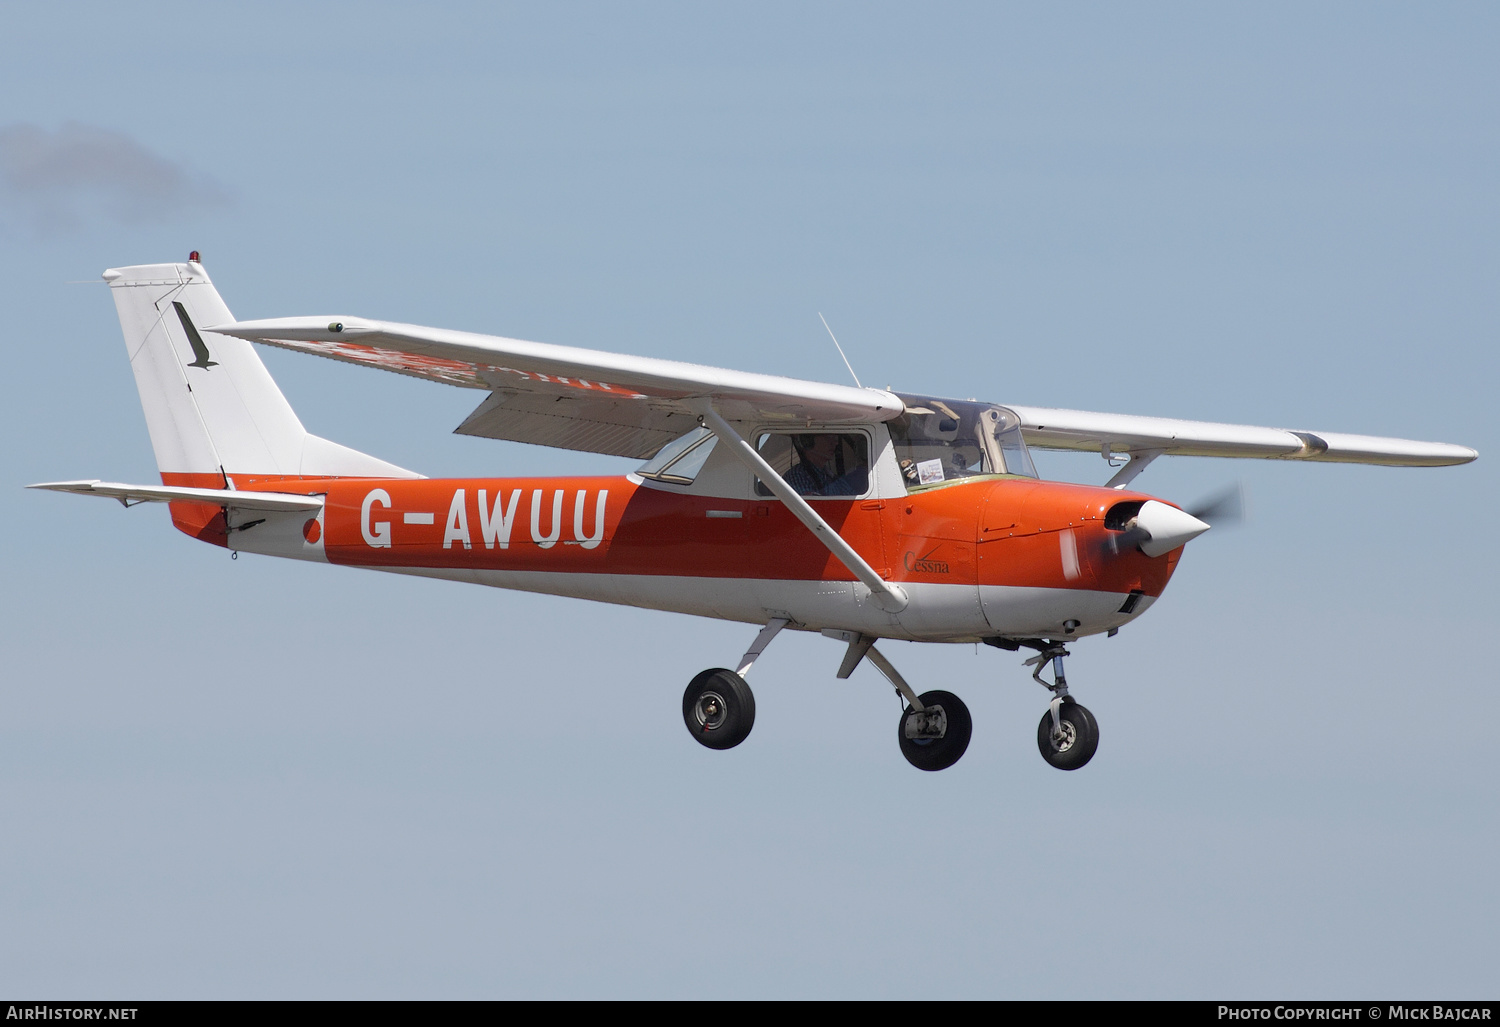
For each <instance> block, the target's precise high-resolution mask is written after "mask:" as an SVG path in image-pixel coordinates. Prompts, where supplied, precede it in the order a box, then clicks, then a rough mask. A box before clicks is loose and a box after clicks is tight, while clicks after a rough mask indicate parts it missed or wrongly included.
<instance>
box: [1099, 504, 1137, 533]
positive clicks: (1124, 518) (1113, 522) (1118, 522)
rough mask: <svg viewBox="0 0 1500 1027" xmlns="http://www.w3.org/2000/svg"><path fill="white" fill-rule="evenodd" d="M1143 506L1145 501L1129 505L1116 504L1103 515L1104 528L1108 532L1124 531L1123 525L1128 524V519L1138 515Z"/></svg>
mask: <svg viewBox="0 0 1500 1027" xmlns="http://www.w3.org/2000/svg"><path fill="white" fill-rule="evenodd" d="M1145 505H1146V504H1145V500H1141V499H1137V500H1133V501H1131V502H1129V503H1116V504H1115V505H1114V506H1112V507H1110V508H1109V512H1108V513H1106V514H1105V515H1104V526H1105V527H1106V528H1108V529H1109V530H1110V531H1124V530H1125V525H1126V524H1128V523H1130V519H1131V518H1132V517H1134V516H1135V515H1136V514H1138V513H1140V512H1141V507H1142V506H1145Z"/></svg>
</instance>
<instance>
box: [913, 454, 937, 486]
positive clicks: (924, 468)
mask: <svg viewBox="0 0 1500 1027" xmlns="http://www.w3.org/2000/svg"><path fill="white" fill-rule="evenodd" d="M942 480H943V461H942V460H937V459H934V460H923V461H922V462H921V463H919V464H917V484H918V485H931V484H932V483H933V482H935V481H942Z"/></svg>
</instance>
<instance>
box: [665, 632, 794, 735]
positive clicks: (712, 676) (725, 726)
mask: <svg viewBox="0 0 1500 1027" xmlns="http://www.w3.org/2000/svg"><path fill="white" fill-rule="evenodd" d="M788 623H789V621H788V620H787V619H786V618H785V617H774V618H772V619H771V620H769V621H767V622H766V626H765V627H763V628H761V629H760V634H758V635H756V636H755V641H754V642H752V643H750V648H749V649H748V650H747V651H746V653H745V655H744V656H742V657H740V666H739V669H738V670H728V669H726V668H724V667H713V668H710V669H708V670H705V671H703V672H702V673H701V674H699V675H698V676H697V677H695V678H693V680H692V681H691V682H690V683H689V684H688V686H687V691H686V692H684V693H683V694H682V720H683V723H684V724H686V725H687V729H688V733H689V734H691V735H692V736H693V738H695V739H696V740H697V741H698V742H699V744H701V745H704V746H707V747H708V748H710V749H733V748H734V747H735V746H736V745H739V744H740V743H741V742H743V741H744V740H745V739H746V738H747V737H749V735H750V729H751V728H752V727H754V726H755V693H754V692H752V691H750V685H749V683H748V682H746V680H745V678H746V676H747V675H749V673H750V668H751V667H753V666H755V661H756V660H758V659H759V658H760V654H761V653H763V652H765V651H766V646H768V645H770V644H771V639H773V638H775V637H776V635H777V633H778V632H779V631H781V629H782V628H784V627H786V626H787V624H788Z"/></svg>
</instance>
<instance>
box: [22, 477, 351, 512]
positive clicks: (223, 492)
mask: <svg viewBox="0 0 1500 1027" xmlns="http://www.w3.org/2000/svg"><path fill="white" fill-rule="evenodd" d="M26 487H27V488H29V489H48V490H50V491H52V492H71V493H73V494H75V495H80V496H104V497H106V498H108V499H117V500H119V501H120V502H121V503H124V504H125V505H127V506H129V505H131V504H133V503H212V504H214V505H215V506H226V507H229V508H230V509H231V510H258V511H261V512H268V513H284V512H290V511H297V510H305V511H308V512H316V511H318V510H321V509H322V508H323V497H321V496H298V495H293V494H291V493H287V492H240V491H236V490H234V489H194V488H178V487H173V486H168V485H125V484H123V483H121V482H117V481H100V480H98V479H97V478H91V479H88V480H85V481H48V482H42V483H41V484H38V485H27V486H26Z"/></svg>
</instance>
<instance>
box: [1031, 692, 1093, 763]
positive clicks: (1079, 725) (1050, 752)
mask: <svg viewBox="0 0 1500 1027" xmlns="http://www.w3.org/2000/svg"><path fill="white" fill-rule="evenodd" d="M1057 716H1058V719H1059V720H1061V721H1062V731H1063V738H1061V739H1060V740H1058V741H1056V742H1054V741H1053V739H1052V711H1051V710H1050V709H1049V710H1048V711H1047V712H1046V713H1044V714H1042V722H1041V723H1040V724H1038V725H1037V726H1036V747H1037V748H1038V749H1040V750H1041V752H1042V759H1044V760H1046V761H1047V762H1048V763H1050V764H1052V765H1053V766H1054V767H1056V768H1057V769H1058V770H1077V769H1078V768H1079V767H1081V766H1083V765H1084V764H1085V763H1087V762H1088V761H1089V760H1091V759H1093V758H1094V753H1095V752H1097V751H1098V749H1099V722H1098V721H1097V720H1095V719H1094V715H1093V714H1092V713H1090V712H1089V711H1088V709H1087V708H1085V707H1083V706H1079V705H1078V704H1077V703H1076V702H1073V700H1071V699H1064V700H1063V704H1062V706H1061V707H1060V708H1059V709H1058V711H1057Z"/></svg>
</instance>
